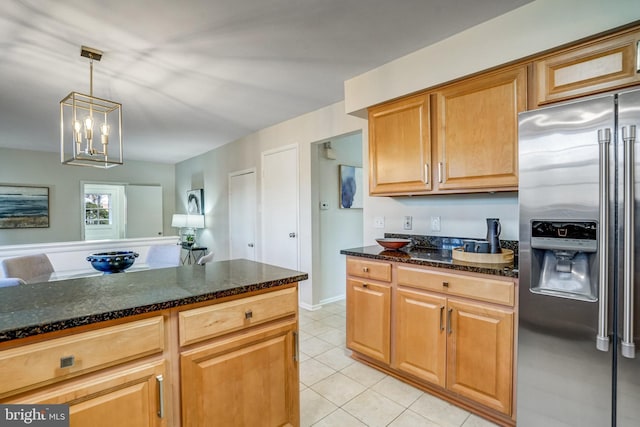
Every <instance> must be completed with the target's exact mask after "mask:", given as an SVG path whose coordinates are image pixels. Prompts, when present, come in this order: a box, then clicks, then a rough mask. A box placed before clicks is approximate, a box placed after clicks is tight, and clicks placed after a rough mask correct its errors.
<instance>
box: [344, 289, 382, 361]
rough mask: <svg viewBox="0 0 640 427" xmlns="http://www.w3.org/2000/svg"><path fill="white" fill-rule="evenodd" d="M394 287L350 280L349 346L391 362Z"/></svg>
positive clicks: (348, 293) (348, 298) (354, 349)
mask: <svg viewBox="0 0 640 427" xmlns="http://www.w3.org/2000/svg"><path fill="white" fill-rule="evenodd" d="M390 329H391V286H389V285H386V284H382V283H371V282H365V281H362V280H357V279H350V278H348V279H347V347H348V348H349V349H351V350H353V351H357V352H358V353H361V354H364V355H366V356H369V357H371V358H373V359H376V360H379V361H381V362H384V363H389V362H390V353H389V349H390Z"/></svg>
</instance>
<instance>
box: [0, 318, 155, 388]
mask: <svg viewBox="0 0 640 427" xmlns="http://www.w3.org/2000/svg"><path fill="white" fill-rule="evenodd" d="M164 346H165V336H164V319H163V317H162V316H156V317H151V318H149V319H143V320H137V321H133V322H128V323H123V324H121V325H115V326H110V327H107V328H102V329H97V330H94V331H89V332H81V333H78V334H75V335H71V336H68V337H63V338H55V339H51V340H48V341H43V342H40V343H36V344H28V345H24V346H22V347H17V348H14V349H9V350H5V351H2V352H1V353H0V378H2V381H0V395H7V394H8V393H11V394H15V393H16V391H18V390H20V389H25V390H26V389H29V388H34V387H35V386H40V385H45V384H51V383H53V382H56V381H61V380H63V379H67V378H71V377H74V376H77V375H80V374H84V373H88V372H92V371H95V370H97V369H101V368H105V367H108V366H113V365H116V364H118V363H123V362H126V361H128V360H133V359H136V358H141V357H144V356H147V355H150V354H154V353H160V352H162V351H163V349H164ZM25 366H29V369H28V370H25V369H24V367H25Z"/></svg>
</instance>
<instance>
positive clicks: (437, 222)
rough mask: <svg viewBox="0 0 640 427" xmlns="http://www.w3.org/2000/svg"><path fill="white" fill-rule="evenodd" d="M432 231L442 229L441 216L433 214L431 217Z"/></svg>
mask: <svg viewBox="0 0 640 427" xmlns="http://www.w3.org/2000/svg"><path fill="white" fill-rule="evenodd" d="M431 231H440V217H439V216H432V217H431Z"/></svg>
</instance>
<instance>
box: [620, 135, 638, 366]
mask: <svg viewBox="0 0 640 427" xmlns="http://www.w3.org/2000/svg"><path fill="white" fill-rule="evenodd" d="M622 140H623V141H624V288H623V298H624V300H623V313H622V316H623V317H622V319H623V322H622V356H624V357H626V358H628V359H635V357H636V345H635V343H634V342H633V298H634V295H633V270H634V267H635V266H634V260H633V249H634V243H635V242H634V238H635V236H634V203H635V188H634V187H635V185H634V176H633V175H634V174H633V168H634V166H635V162H634V159H633V157H634V145H635V140H636V127H635V126H629V127H627V126H625V127H623V128H622Z"/></svg>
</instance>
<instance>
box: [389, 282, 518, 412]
mask: <svg viewBox="0 0 640 427" xmlns="http://www.w3.org/2000/svg"><path fill="white" fill-rule="evenodd" d="M395 295H396V298H395V315H396V317H395V319H396V321H395V325H394V328H393V333H394V337H395V346H394V350H395V353H394V354H395V358H394V362H393V365H392V366H393V367H394V368H395V369H398V370H399V371H403V372H406V373H408V374H410V375H412V376H414V377H417V378H419V379H422V380H424V381H428V382H429V383H432V384H435V385H438V386H441V387H445V388H447V389H448V390H450V391H452V392H454V393H456V394H459V395H461V396H465V397H467V398H470V399H472V400H473V401H475V402H478V403H481V404H483V405H485V406H488V407H490V408H493V409H495V410H497V411H500V412H502V413H506V414H509V413H511V400H512V399H511V396H512V392H513V389H512V384H513V375H512V373H513V327H514V325H513V321H514V319H513V310H511V309H499V308H496V307H493V306H489V305H486V304H482V303H470V302H464V301H458V300H455V299H451V298H445V297H443V296H439V295H437V294H432V293H429V292H424V291H420V290H411V289H404V288H398V290H397V292H396V294H395Z"/></svg>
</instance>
